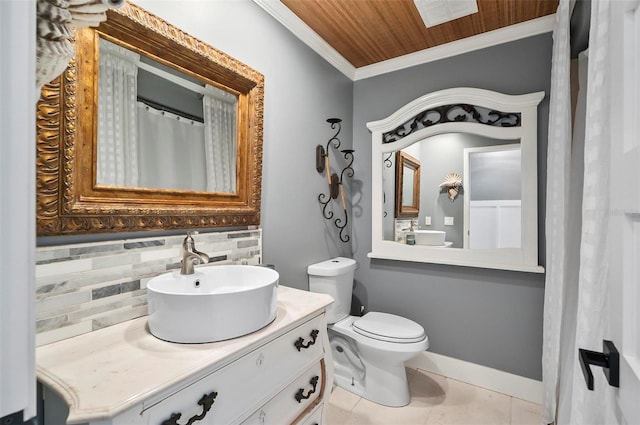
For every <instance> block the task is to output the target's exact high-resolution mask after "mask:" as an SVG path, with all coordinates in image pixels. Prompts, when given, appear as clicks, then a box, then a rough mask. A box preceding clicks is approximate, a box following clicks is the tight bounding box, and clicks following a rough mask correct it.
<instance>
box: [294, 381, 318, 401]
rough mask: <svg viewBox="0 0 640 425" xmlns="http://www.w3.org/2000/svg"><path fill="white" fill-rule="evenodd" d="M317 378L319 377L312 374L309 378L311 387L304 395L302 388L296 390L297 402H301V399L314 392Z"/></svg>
mask: <svg viewBox="0 0 640 425" xmlns="http://www.w3.org/2000/svg"><path fill="white" fill-rule="evenodd" d="M319 379H320V378H319V377H318V376H314V377H313V378H311V380H310V381H309V383H310V384H311V385H312V388H311V389H310V390H309V392H308V393H307V394H306V395H305V394H304V388H300V389H299V390H298V392H296V395H295V399H296V401H297V402H298V403H302V400H306V399H308V398H309V397H311V394H313V393H315V392H316V386H317V385H318V380H319Z"/></svg>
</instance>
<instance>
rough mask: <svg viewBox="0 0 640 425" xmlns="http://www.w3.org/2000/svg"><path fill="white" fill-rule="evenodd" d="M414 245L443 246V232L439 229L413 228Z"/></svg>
mask: <svg viewBox="0 0 640 425" xmlns="http://www.w3.org/2000/svg"><path fill="white" fill-rule="evenodd" d="M414 233H415V235H416V245H432V246H443V245H444V244H445V242H444V237H445V232H443V231H441V230H414Z"/></svg>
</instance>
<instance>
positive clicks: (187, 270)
mask: <svg viewBox="0 0 640 425" xmlns="http://www.w3.org/2000/svg"><path fill="white" fill-rule="evenodd" d="M197 234H198V232H187V237H186V238H184V241H182V267H181V268H180V274H193V265H194V264H195V262H196V261H197V262H198V263H202V264H207V263H208V262H209V256H208V255H207V254H205V253H204V252H200V251H198V250H197V249H196V244H195V242H194V241H193V235H197Z"/></svg>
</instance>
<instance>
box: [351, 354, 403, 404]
mask: <svg viewBox="0 0 640 425" xmlns="http://www.w3.org/2000/svg"><path fill="white" fill-rule="evenodd" d="M364 363H365V366H366V371H367V377H366V379H365V391H364V395H363V397H364V398H366V399H367V400H370V401H373V402H374V403H378V404H382V405H384V406H389V407H402V406H406V405H407V404H409V402H410V401H411V395H410V394H409V383H408V382H407V371H406V370H405V368H404V363H401V364H394V365H389V364H386V365H385V367H384V369H383V368H379V367H376V366H375V365H373V364H371V363H369V362H367V361H366V360H365V361H364Z"/></svg>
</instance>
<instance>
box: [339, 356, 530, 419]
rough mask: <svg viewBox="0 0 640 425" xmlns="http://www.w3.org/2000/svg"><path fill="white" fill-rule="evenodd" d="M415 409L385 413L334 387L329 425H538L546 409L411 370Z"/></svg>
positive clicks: (370, 403) (413, 405) (405, 408)
mask: <svg viewBox="0 0 640 425" xmlns="http://www.w3.org/2000/svg"><path fill="white" fill-rule="evenodd" d="M407 377H408V379H409V388H410V391H411V403H409V405H408V406H405V407H400V408H397V407H385V406H381V405H379V404H375V403H372V402H370V401H368V400H365V399H363V398H360V397H358V396H356V395H354V394H352V393H350V392H348V391H345V390H343V389H342V388H339V387H335V388H334V390H333V392H332V393H331V396H330V397H329V406H328V409H327V415H328V416H327V424H328V425H378V424H379V425H401V424H406V425H539V424H540V423H541V416H540V414H541V406H540V405H538V404H535V403H530V402H528V401H524V400H520V399H517V398H514V397H510V396H507V395H504V394H500V393H496V392H493V391H490V390H485V389H484V388H479V387H476V386H473V385H470V384H466V383H464V382H460V381H455V380H453V379H449V378H445V377H444V376H440V375H436V374H433V373H429V372H425V371H423V370H419V369H407Z"/></svg>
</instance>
